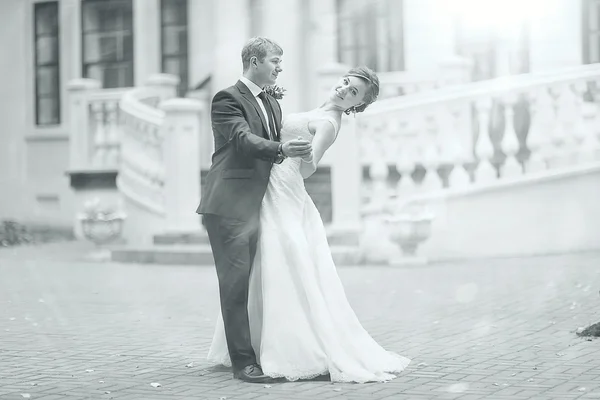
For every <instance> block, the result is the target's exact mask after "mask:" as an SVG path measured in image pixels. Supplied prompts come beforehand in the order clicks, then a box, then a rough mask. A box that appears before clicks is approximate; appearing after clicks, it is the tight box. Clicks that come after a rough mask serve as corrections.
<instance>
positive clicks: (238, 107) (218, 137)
mask: <svg viewBox="0 0 600 400" xmlns="http://www.w3.org/2000/svg"><path fill="white" fill-rule="evenodd" d="M267 98H268V99H269V102H270V103H271V106H272V108H273V110H274V112H275V124H276V128H277V132H280V131H281V107H280V106H279V103H278V102H277V101H276V100H275V99H274V98H272V97H271V96H267ZM258 101H260V100H257V99H256V98H255V97H254V96H253V95H252V93H251V92H250V89H248V87H247V86H246V85H245V84H243V83H242V82H241V81H238V82H237V83H236V84H235V85H234V86H231V87H229V88H227V89H224V90H221V91H220V92H219V93H217V94H216V95H215V97H214V98H213V100H212V106H211V122H212V131H213V137H214V141H215V152H214V154H213V155H212V165H211V167H210V169H209V171H208V174H207V176H206V181H205V185H204V188H203V190H202V193H201V200H200V206H199V207H198V209H197V210H196V212H197V213H198V214H215V215H220V216H223V217H229V218H236V219H240V220H248V219H250V217H251V216H252V215H253V214H255V213H258V211H259V210H260V204H261V201H262V199H263V197H264V195H265V191H266V190H267V184H268V182H269V175H270V173H271V167H272V166H273V163H274V161H275V158H276V157H277V149H278V147H279V143H278V142H275V141H272V140H269V135H268V131H267V120H266V119H265V117H264V115H263V113H262V111H261V109H260V107H259V105H258Z"/></svg>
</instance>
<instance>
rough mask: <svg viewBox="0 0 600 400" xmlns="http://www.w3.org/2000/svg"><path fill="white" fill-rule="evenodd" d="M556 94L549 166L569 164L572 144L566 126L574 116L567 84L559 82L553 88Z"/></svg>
mask: <svg viewBox="0 0 600 400" xmlns="http://www.w3.org/2000/svg"><path fill="white" fill-rule="evenodd" d="M551 91H552V93H553V94H554V104H555V106H554V108H555V110H556V111H555V115H556V119H555V121H554V126H553V128H552V134H551V142H552V147H550V149H549V152H548V153H549V155H548V167H549V168H555V167H561V166H565V165H567V164H568V160H567V157H568V156H569V155H568V154H567V152H568V151H567V150H568V149H567V148H568V147H569V145H570V141H569V136H568V133H567V132H566V130H565V128H566V127H567V125H568V119H569V118H572V115H569V113H570V112H571V110H570V108H571V107H570V104H569V98H568V96H569V94H568V92H569V87H568V86H567V85H566V84H558V85H556V86H554V87H553V88H552V89H551Z"/></svg>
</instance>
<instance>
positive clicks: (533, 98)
mask: <svg viewBox="0 0 600 400" xmlns="http://www.w3.org/2000/svg"><path fill="white" fill-rule="evenodd" d="M529 103H530V108H529V110H530V115H531V117H530V121H531V122H530V124H529V132H528V133H527V139H526V142H525V143H526V144H527V149H528V150H529V152H530V154H529V159H528V160H527V162H526V163H525V172H526V173H530V172H538V171H543V170H545V169H546V168H547V165H546V161H545V157H547V156H548V151H549V150H551V149H550V148H549V146H551V145H552V144H551V142H550V136H549V135H550V132H551V126H552V121H553V118H554V112H553V109H552V98H551V97H550V93H549V91H548V88H547V87H541V88H539V89H533V91H532V92H531V93H530V96H529Z"/></svg>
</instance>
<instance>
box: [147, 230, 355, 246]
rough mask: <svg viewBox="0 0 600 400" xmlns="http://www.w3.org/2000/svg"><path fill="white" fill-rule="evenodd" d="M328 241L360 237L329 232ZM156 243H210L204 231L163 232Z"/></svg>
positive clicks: (352, 240) (350, 241)
mask: <svg viewBox="0 0 600 400" xmlns="http://www.w3.org/2000/svg"><path fill="white" fill-rule="evenodd" d="M327 241H328V242H329V245H330V246H358V245H359V238H358V235H357V234H356V233H352V232H345V231H337V232H328V233H327ZM153 242H154V244H155V245H208V244H209V241H208V235H207V234H206V232H204V231H197V232H185V233H179V232H175V233H172V232H170V233H161V234H157V235H154V239H153Z"/></svg>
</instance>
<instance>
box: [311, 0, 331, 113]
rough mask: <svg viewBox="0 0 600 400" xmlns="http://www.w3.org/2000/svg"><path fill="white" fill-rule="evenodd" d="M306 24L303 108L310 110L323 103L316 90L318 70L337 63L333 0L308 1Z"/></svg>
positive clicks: (318, 91)
mask: <svg viewBox="0 0 600 400" xmlns="http://www.w3.org/2000/svg"><path fill="white" fill-rule="evenodd" d="M308 4H309V9H308V23H307V26H306V27H305V28H306V34H307V37H308V46H307V47H306V58H307V60H308V61H309V64H308V67H307V69H306V73H307V75H308V82H307V85H306V88H307V89H306V90H307V92H308V93H307V95H306V99H305V102H306V103H307V104H305V107H306V108H307V109H311V108H313V107H317V106H318V105H320V104H321V103H322V102H323V97H322V93H321V92H320V90H319V89H318V83H317V82H319V68H321V67H323V66H327V65H331V64H332V63H336V62H338V61H339V60H338V54H337V42H338V33H337V32H338V31H337V30H338V26H337V14H336V6H335V0H310V2H308Z"/></svg>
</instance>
